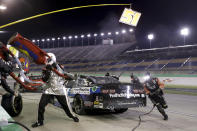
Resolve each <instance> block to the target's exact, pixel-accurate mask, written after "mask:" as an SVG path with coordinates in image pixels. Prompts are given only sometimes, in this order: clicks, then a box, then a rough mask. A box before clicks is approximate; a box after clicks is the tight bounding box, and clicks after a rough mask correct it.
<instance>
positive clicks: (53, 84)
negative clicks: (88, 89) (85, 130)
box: [32, 64, 79, 127]
mask: <svg viewBox="0 0 197 131" xmlns="http://www.w3.org/2000/svg"><path fill="white" fill-rule="evenodd" d="M52 68H56V69H57V70H58V71H59V72H60V73H63V70H62V69H61V68H59V69H58V68H57V67H56V65H55V64H53V65H47V66H46V68H45V69H43V73H42V79H43V81H44V82H46V85H45V86H44V87H43V89H44V92H43V94H42V96H41V99H40V103H39V109H38V121H37V122H36V123H34V124H33V125H32V127H37V126H41V125H43V121H44V112H45V107H46V105H47V104H48V103H49V102H50V101H51V99H53V98H54V97H55V98H57V100H58V102H59V103H60V104H61V106H62V108H63V109H64V111H65V113H66V114H67V115H68V116H69V117H70V118H72V119H73V120H74V121H75V122H78V121H79V119H78V118H77V117H76V116H75V114H74V113H73V112H72V109H71V107H70V103H69V102H68V98H67V91H66V88H65V86H64V85H63V84H64V78H62V77H60V76H58V75H57V74H56V73H54V72H53V71H52ZM65 94H66V95H65Z"/></svg>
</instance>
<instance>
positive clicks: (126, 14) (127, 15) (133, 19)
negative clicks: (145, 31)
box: [119, 8, 141, 26]
mask: <svg viewBox="0 0 197 131" xmlns="http://www.w3.org/2000/svg"><path fill="white" fill-rule="evenodd" d="M140 16H141V13H139V12H137V11H134V10H132V9H128V8H125V9H124V11H123V13H122V16H121V18H120V20H119V22H121V23H124V24H128V25H131V26H137V23H138V21H139V19H140Z"/></svg>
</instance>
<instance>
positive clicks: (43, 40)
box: [42, 39, 45, 48]
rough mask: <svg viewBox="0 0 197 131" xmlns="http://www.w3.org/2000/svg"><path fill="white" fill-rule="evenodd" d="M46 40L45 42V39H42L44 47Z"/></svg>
mask: <svg viewBox="0 0 197 131" xmlns="http://www.w3.org/2000/svg"><path fill="white" fill-rule="evenodd" d="M44 42H45V39H42V43H43V46H42V47H43V48H44Z"/></svg>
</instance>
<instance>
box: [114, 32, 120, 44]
mask: <svg viewBox="0 0 197 131" xmlns="http://www.w3.org/2000/svg"><path fill="white" fill-rule="evenodd" d="M115 34H116V39H117V43H118V42H119V41H118V39H119V38H118V35H119V32H118V31H116V32H115Z"/></svg>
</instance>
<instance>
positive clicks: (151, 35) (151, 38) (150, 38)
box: [148, 34, 154, 48]
mask: <svg viewBox="0 0 197 131" xmlns="http://www.w3.org/2000/svg"><path fill="white" fill-rule="evenodd" d="M148 39H149V41H150V48H151V41H152V40H153V39H154V35H153V34H149V35H148Z"/></svg>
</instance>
